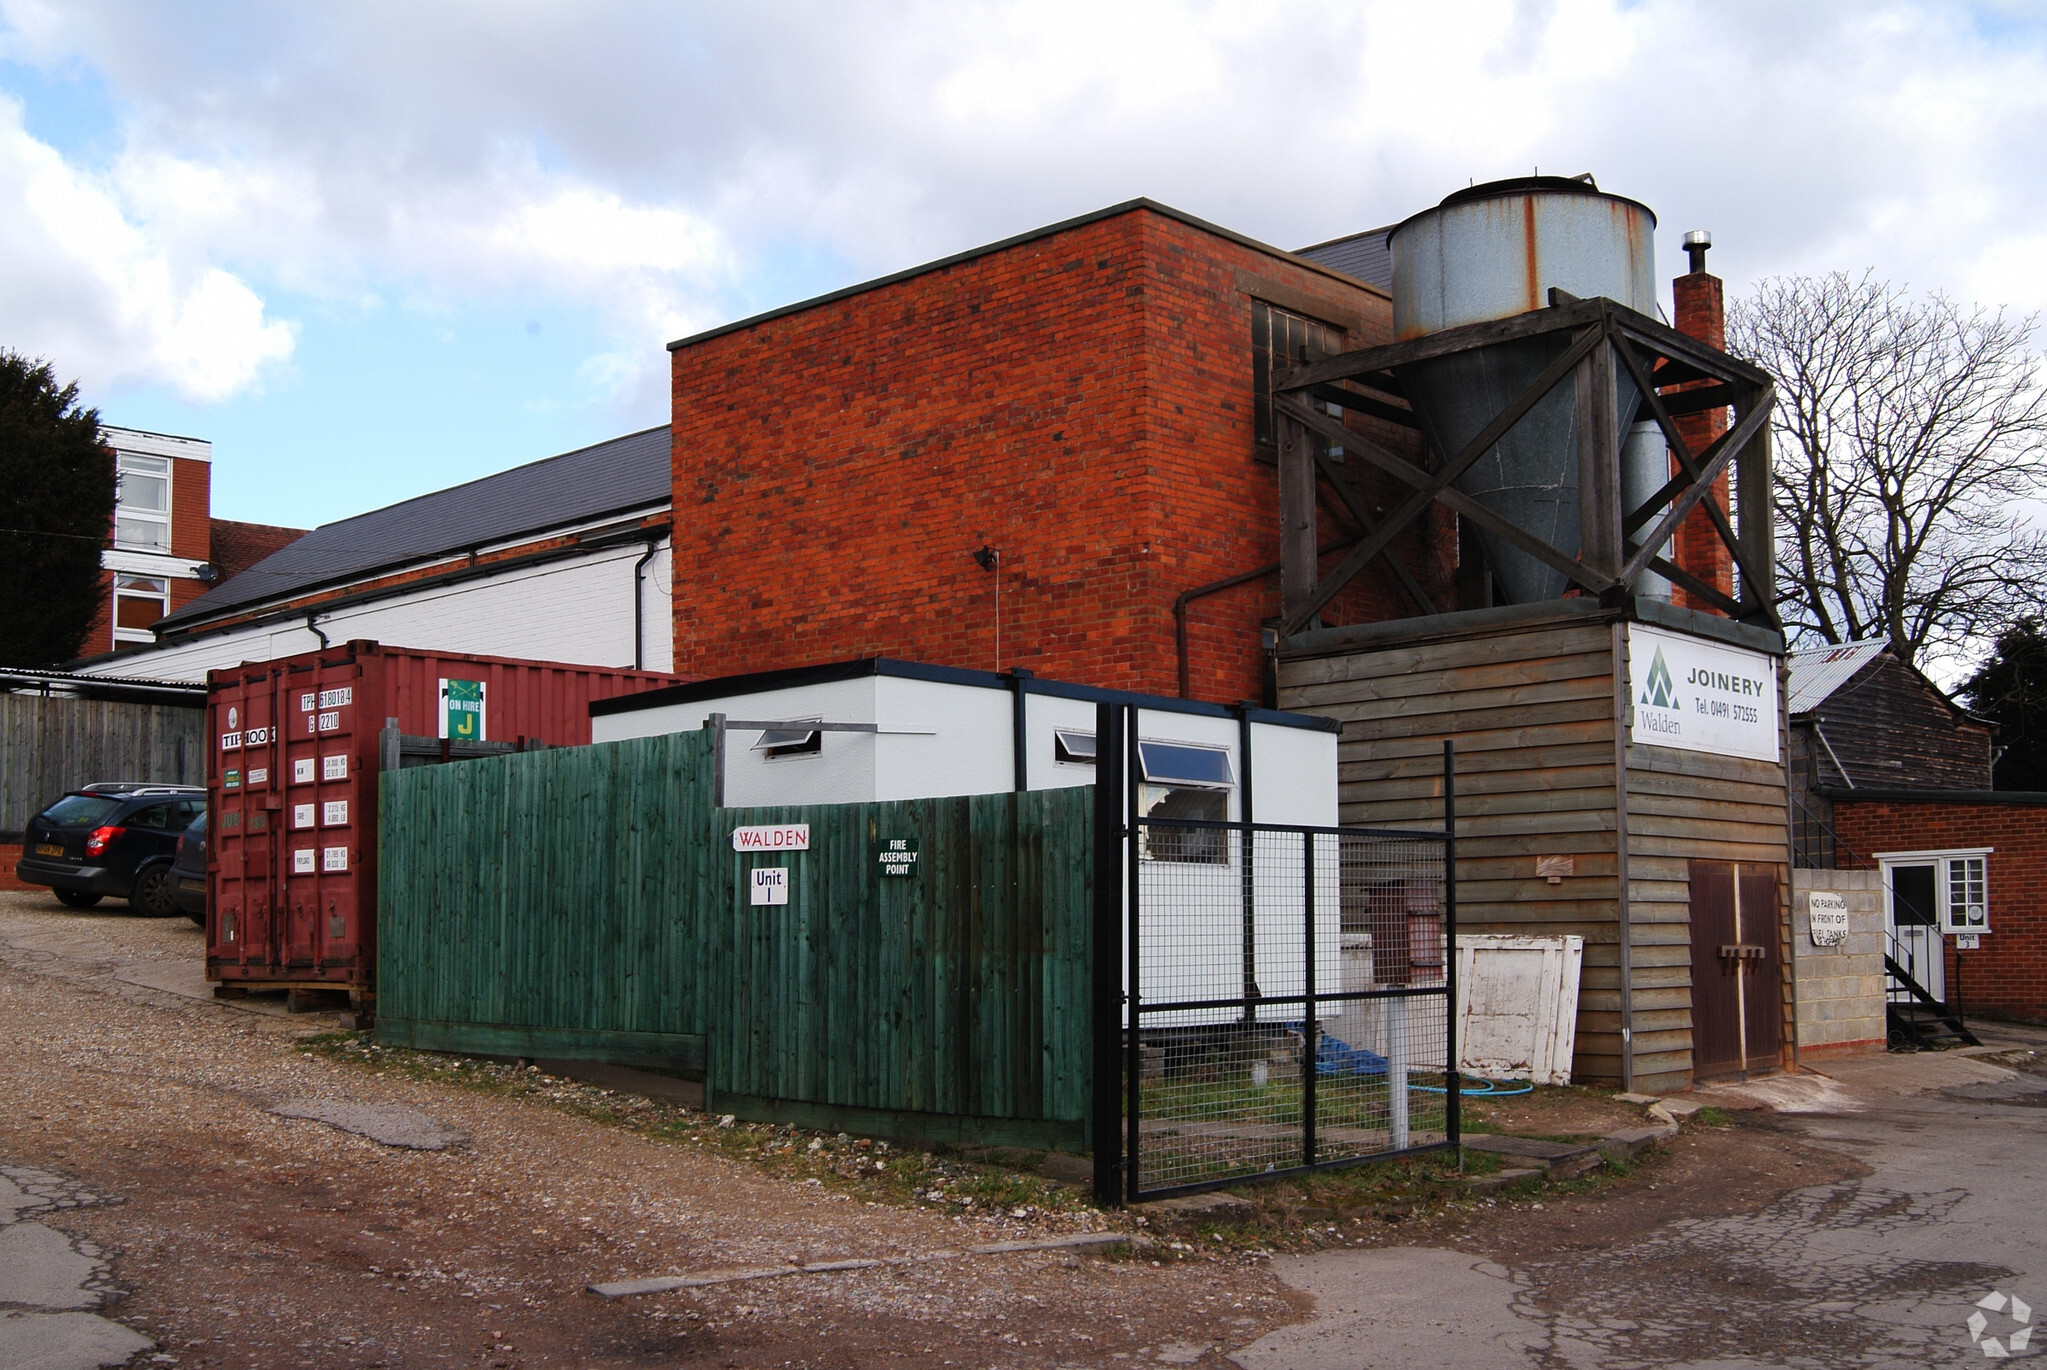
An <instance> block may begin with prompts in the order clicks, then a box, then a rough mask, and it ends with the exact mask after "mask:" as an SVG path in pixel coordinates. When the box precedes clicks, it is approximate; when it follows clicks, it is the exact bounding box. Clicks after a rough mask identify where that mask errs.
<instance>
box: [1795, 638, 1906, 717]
mask: <svg viewBox="0 0 2047 1370" xmlns="http://www.w3.org/2000/svg"><path fill="white" fill-rule="evenodd" d="M1890 645H1891V644H1890V642H1889V641H1888V640H1887V639H1884V638H1879V639H1877V640H1876V641H1874V642H1844V643H1842V644H1841V645H1840V646H1838V647H1815V648H1813V649H1812V650H1810V651H1804V652H1793V653H1792V654H1791V656H1790V659H1789V660H1790V665H1791V682H1790V684H1789V686H1788V687H1787V690H1788V694H1789V698H1788V700H1787V702H1786V704H1785V707H1786V708H1787V709H1789V710H1790V712H1792V713H1793V714H1804V713H1811V712H1812V711H1813V710H1814V709H1817V708H1818V707H1819V706H1820V705H1822V704H1824V703H1826V701H1827V697H1828V696H1829V695H1831V694H1833V693H1834V691H1836V690H1838V689H1840V688H1841V687H1842V686H1843V685H1846V684H1847V683H1848V682H1849V681H1850V680H1853V679H1854V678H1855V674H1856V672H1858V671H1860V670H1861V669H1862V668H1863V667H1864V666H1867V665H1868V664H1869V663H1870V662H1872V661H1874V660H1876V659H1877V658H1878V657H1879V656H1881V655H1883V652H1884V649H1885V648H1886V647H1889V646H1890Z"/></svg>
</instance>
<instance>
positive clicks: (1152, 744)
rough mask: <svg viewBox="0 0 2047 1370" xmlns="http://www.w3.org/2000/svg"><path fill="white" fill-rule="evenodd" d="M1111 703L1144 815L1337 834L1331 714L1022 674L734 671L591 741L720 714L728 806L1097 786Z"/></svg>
mask: <svg viewBox="0 0 2047 1370" xmlns="http://www.w3.org/2000/svg"><path fill="white" fill-rule="evenodd" d="M1103 702H1109V703H1122V704H1130V705H1133V706H1135V707H1136V710H1137V732H1138V739H1139V753H1140V757H1141V761H1142V765H1143V767H1144V770H1145V775H1144V777H1143V779H1144V782H1145V783H1144V794H1145V798H1144V802H1145V805H1146V809H1147V812H1154V813H1159V814H1160V815H1161V816H1165V815H1166V814H1168V813H1170V814H1171V815H1173V816H1178V817H1184V818H1207V819H1222V820H1225V821H1231V822H1241V821H1245V820H1249V821H1253V822H1258V823H1302V824H1315V825H1321V826H1330V825H1334V824H1335V822H1336V739H1337V732H1338V726H1339V725H1338V724H1337V723H1336V722H1335V721H1334V720H1333V719H1327V718H1314V717H1310V716H1308V715H1306V714H1288V713H1278V712H1275V711H1272V710H1267V709H1256V708H1245V707H1239V708H1225V707H1223V706H1222V705H1218V704H1204V703H1200V702H1197V701H1195V700H1191V699H1169V698H1165V697H1162V696H1158V695H1140V694H1129V693H1125V692H1123V691H1118V690H1105V689H1098V688H1096V687H1094V686H1089V685H1073V684H1068V683H1066V682H1063V681H1056V680H1039V679H1037V678H1036V677H1033V676H1030V675H1026V674H1019V675H1009V674H1006V673H1005V674H1001V675H997V674H994V673H992V672H987V671H969V670H961V669H958V668H955V667H950V666H928V665H922V664H919V663H917V662H910V661H894V660H890V659H888V658H886V657H876V658H869V659H867V660H861V661H842V662H835V663H833V664H831V665H827V666H807V667H798V668H796V669H792V670H785V671H764V672H760V673H758V674H754V675H741V676H727V677H725V678H723V679H719V680H703V681H696V682H693V683H690V684H686V685H672V686H669V687H668V688H666V689H660V690H648V691H645V692H643V693H640V694H635V695H630V696H621V697H620V698H617V699H607V700H600V701H598V702H597V703H595V704H592V705H591V706H590V713H591V720H590V733H591V740H592V741H593V742H616V741H620V740H622V739H625V738H629V737H655V736H659V735H660V734H663V733H674V732H691V731H694V730H696V729H698V728H701V727H703V726H705V725H706V724H707V723H710V722H712V720H713V716H714V715H722V716H723V717H724V719H725V720H726V734H725V747H724V755H723V757H722V764H723V786H724V793H723V798H724V803H725V804H726V805H728V806H731V807H734V808H744V807H752V806H757V805H768V804H861V803H870V802H873V801H876V800H885V799H929V798H936V797H938V796H942V795H961V794H999V793H1001V792H1003V791H1006V790H1049V789H1058V788H1060V787H1062V786H1067V785H1092V784H1093V783H1094V780H1095V763H1094V745H1095V710H1096V706H1097V705H1098V704H1101V703H1103ZM764 724H774V725H776V726H774V727H764V726H761V725H764ZM825 725H834V726H829V727H828V726H825ZM1246 793H1248V794H1249V795H1250V797H1251V799H1250V807H1249V810H1248V811H1247V810H1246V807H1245V802H1244V797H1245V795H1246Z"/></svg>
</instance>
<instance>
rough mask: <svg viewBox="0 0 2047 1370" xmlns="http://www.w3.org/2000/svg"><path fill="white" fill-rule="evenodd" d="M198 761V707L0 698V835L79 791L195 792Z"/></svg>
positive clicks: (201, 748)
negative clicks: (167, 788)
mask: <svg viewBox="0 0 2047 1370" xmlns="http://www.w3.org/2000/svg"><path fill="white" fill-rule="evenodd" d="M206 757H207V750H206V710H205V708H204V706H203V705H194V706H189V707H188V706H184V705H176V704H142V703H136V702H134V701H130V700H109V699H74V698H70V697H67V696H63V695H56V696H45V695H32V694H13V693H0V834H8V835H12V836H14V837H15V838H16V840H18V839H19V834H20V832H21V830H22V829H23V828H24V827H26V826H27V824H28V820H29V819H31V818H33V817H34V816H35V815H36V814H38V813H40V812H42V810H43V808H44V806H45V805H47V804H49V803H51V802H52V801H53V800H55V799H56V798H57V797H58V796H59V795H61V794H63V793H64V792H65V791H66V790H75V789H77V788H79V787H80V786H82V785H91V784H94V783H97V782H101V781H110V780H145V781H149V782H151V783H153V784H159V785H203V784H205V783H206ZM12 869H13V868H12V866H10V867H9V872H10V874H11V873H12Z"/></svg>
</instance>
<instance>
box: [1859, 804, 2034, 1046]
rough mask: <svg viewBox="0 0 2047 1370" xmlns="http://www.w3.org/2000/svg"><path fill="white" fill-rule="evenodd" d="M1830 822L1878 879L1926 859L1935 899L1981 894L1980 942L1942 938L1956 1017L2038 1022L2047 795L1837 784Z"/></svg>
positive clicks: (1892, 877)
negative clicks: (1874, 867)
mask: <svg viewBox="0 0 2047 1370" xmlns="http://www.w3.org/2000/svg"><path fill="white" fill-rule="evenodd" d="M1834 827H1835V830H1836V831H1837V832H1838V833H1839V834H1840V837H1841V841H1842V842H1843V843H1844V844H1846V845H1847V846H1849V847H1851V848H1853V849H1854V850H1855V851H1857V852H1860V853H1864V854H1865V855H1867V856H1868V857H1870V858H1871V859H1872V860H1876V861H1879V862H1881V863H1882V864H1883V865H1884V867H1885V868H1886V875H1887V876H1888V877H1889V879H1887V881H1886V884H1887V887H1888V886H1890V885H1891V884H1892V883H1893V882H1895V881H1897V879H1898V876H1897V872H1898V871H1899V870H1900V869H1902V868H1909V867H1915V866H1921V865H1931V866H1933V867H1934V884H1933V889H1934V893H1935V899H1936V902H1937V903H1938V904H1940V905H1943V906H1945V905H1947V904H1951V903H1954V902H1956V901H1958V900H1965V899H1972V898H1975V897H1977V895H1978V894H1980V895H1981V896H1983V897H1984V898H1985V900H1986V901H1987V908H1988V913H1989V921H1990V928H1991V930H1990V931H1989V932H1988V933H1986V934H1984V935H1983V936H1982V937H1981V938H1980V942H1979V945H1978V946H1977V947H1976V948H1975V949H1974V950H1970V951H1962V950H1958V949H1957V946H1956V943H1957V942H1958V940H1960V939H1958V938H1955V937H1952V936H1950V937H1948V938H1946V939H1945V941H1946V957H1945V961H1946V964H1945V966H1944V968H1943V969H1944V971H1945V975H1944V979H1945V982H1946V983H1945V992H1946V995H1947V997H1948V999H1949V1001H1950V1002H1952V1003H1954V1004H1955V1006H1956V1007H1957V1008H1958V1009H1959V1010H1960V1011H1961V1012H1962V1014H1963V1015H1964V1016H1968V1015H1988V1016H1993V1017H2003V1018H2020V1019H2028V1020H2031V1021H2034V1022H2047V795H2042V794H2032V793H2027V792H2023V791H2016V790H2010V791H1995V790H1990V791H1967V792H1949V793H1945V794H1941V793H1919V794H1909V793H1903V792H1898V791H1888V792H1886V791H1870V790H1865V791H1859V792H1857V794H1856V795H1855V797H1853V798H1848V797H1845V796H1843V795H1841V794H1840V793H1839V792H1836V794H1835V797H1834ZM1977 861H1980V862H1981V867H1980V879H1981V881H1982V884H1981V886H1980V887H1975V888H1972V887H1969V886H1967V885H1965V884H1964V882H1967V881H1973V880H1975V879H1977V878H1978V875H1977V871H1978V868H1977V867H1976V866H1975V865H1973V864H1972V863H1974V862H1977Z"/></svg>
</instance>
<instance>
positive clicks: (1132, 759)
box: [1095, 704, 1144, 1199]
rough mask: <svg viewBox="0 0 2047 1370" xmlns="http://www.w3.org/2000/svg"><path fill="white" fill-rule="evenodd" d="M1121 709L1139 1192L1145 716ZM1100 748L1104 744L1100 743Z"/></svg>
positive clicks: (1131, 1078)
mask: <svg viewBox="0 0 2047 1370" xmlns="http://www.w3.org/2000/svg"><path fill="white" fill-rule="evenodd" d="M1124 710H1125V712H1124V714H1123V721H1124V722H1123V794H1124V800H1123V803H1124V810H1123V811H1124V813H1125V814H1126V815H1127V816H1128V817H1127V819H1126V821H1125V824H1124V830H1125V832H1126V833H1127V834H1128V839H1129V840H1127V841H1126V842H1124V844H1123V870H1124V878H1125V879H1126V880H1127V881H1128V882H1129V888H1128V890H1127V892H1126V894H1125V897H1124V905H1123V907H1124V914H1123V918H1124V922H1125V924H1126V927H1125V929H1124V936H1125V941H1124V955H1125V956H1126V957H1128V961H1127V962H1126V967H1127V968H1126V970H1125V972H1124V991H1123V994H1124V1000H1123V1002H1124V1012H1125V1016H1126V1019H1127V1021H1128V1024H1129V1026H1128V1028H1127V1029H1126V1032H1125V1037H1124V1041H1123V1071H1124V1075H1125V1081H1124V1088H1125V1091H1126V1092H1125V1095H1124V1097H1125V1099H1127V1100H1128V1102H1127V1103H1126V1104H1125V1106H1124V1116H1123V1193H1124V1194H1125V1195H1126V1196H1127V1197H1129V1198H1131V1199H1135V1198H1136V1197H1137V1187H1138V1185H1139V1183H1140V1182H1141V1181H1142V1179H1143V1177H1142V1176H1141V1175H1140V1174H1139V1173H1138V1166H1139V1165H1140V1164H1141V1160H1142V1149H1143V1148H1142V1145H1141V1143H1142V1140H1143V1138H1142V1135H1141V1134H1142V1130H1143V1119H1142V1112H1141V1109H1140V1105H1141V1104H1142V1102H1143V1097H1144V1037H1143V1034H1142V1033H1141V1032H1140V1031H1139V1027H1140V1025H1141V1020H1140V1017H1139V1014H1140V1010H1141V1009H1142V1007H1143V1004H1142V996H1143V990H1144V981H1143V969H1142V968H1143V965H1144V958H1143V951H1144V943H1143V937H1142V932H1143V926H1144V923H1143V914H1144V900H1143V897H1142V892H1143V887H1144V880H1143V866H1142V865H1141V862H1142V861H1143V859H1144V853H1143V851H1142V850H1141V849H1140V847H1139V843H1140V842H1142V841H1143V836H1142V834H1143V829H1142V828H1141V827H1140V826H1139V820H1140V819H1141V818H1142V816H1143V814H1144V792H1143V790H1142V789H1141V788H1140V787H1141V785H1142V784H1143V778H1144V754H1143V753H1142V751H1140V750H1139V747H1138V734H1139V731H1140V728H1141V725H1142V718H1141V717H1140V715H1139V714H1138V711H1137V706H1136V705H1135V704H1127V705H1125V706H1124ZM1095 751H1096V752H1097V753H1098V754H1099V753H1100V751H1101V744H1100V743H1096V745H1095Z"/></svg>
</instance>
